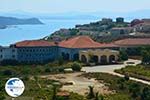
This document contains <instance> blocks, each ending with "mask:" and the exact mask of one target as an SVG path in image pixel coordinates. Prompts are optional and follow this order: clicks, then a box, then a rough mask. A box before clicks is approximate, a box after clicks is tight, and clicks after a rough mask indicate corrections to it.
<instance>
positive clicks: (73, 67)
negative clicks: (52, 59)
mask: <svg viewBox="0 0 150 100" xmlns="http://www.w3.org/2000/svg"><path fill="white" fill-rule="evenodd" d="M71 68H72V70H73V71H81V69H82V67H81V65H80V64H79V63H77V62H74V63H73V64H72V65H71Z"/></svg>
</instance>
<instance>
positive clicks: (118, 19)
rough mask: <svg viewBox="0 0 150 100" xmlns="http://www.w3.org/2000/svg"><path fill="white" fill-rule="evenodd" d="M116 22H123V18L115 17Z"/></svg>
mask: <svg viewBox="0 0 150 100" xmlns="http://www.w3.org/2000/svg"><path fill="white" fill-rule="evenodd" d="M116 23H124V18H123V17H118V18H116Z"/></svg>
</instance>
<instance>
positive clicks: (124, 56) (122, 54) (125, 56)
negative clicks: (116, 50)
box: [119, 50, 128, 61]
mask: <svg viewBox="0 0 150 100" xmlns="http://www.w3.org/2000/svg"><path fill="white" fill-rule="evenodd" d="M119 58H120V60H123V61H125V60H128V54H127V52H126V51H125V50H121V51H120V56H119Z"/></svg>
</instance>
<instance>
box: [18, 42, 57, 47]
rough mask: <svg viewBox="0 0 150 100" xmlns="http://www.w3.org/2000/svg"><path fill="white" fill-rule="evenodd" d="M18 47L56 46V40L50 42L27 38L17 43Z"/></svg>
mask: <svg viewBox="0 0 150 100" xmlns="http://www.w3.org/2000/svg"><path fill="white" fill-rule="evenodd" d="M15 45H16V47H45V46H55V45H56V44H55V43H54V42H48V41H44V40H25V41H21V42H17V43H15Z"/></svg>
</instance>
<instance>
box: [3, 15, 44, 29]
mask: <svg viewBox="0 0 150 100" xmlns="http://www.w3.org/2000/svg"><path fill="white" fill-rule="evenodd" d="M37 24H43V23H42V22H41V21H40V20H39V19H38V18H26V19H21V18H16V17H3V16H0V29H5V28H7V26H8V25H37Z"/></svg>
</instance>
